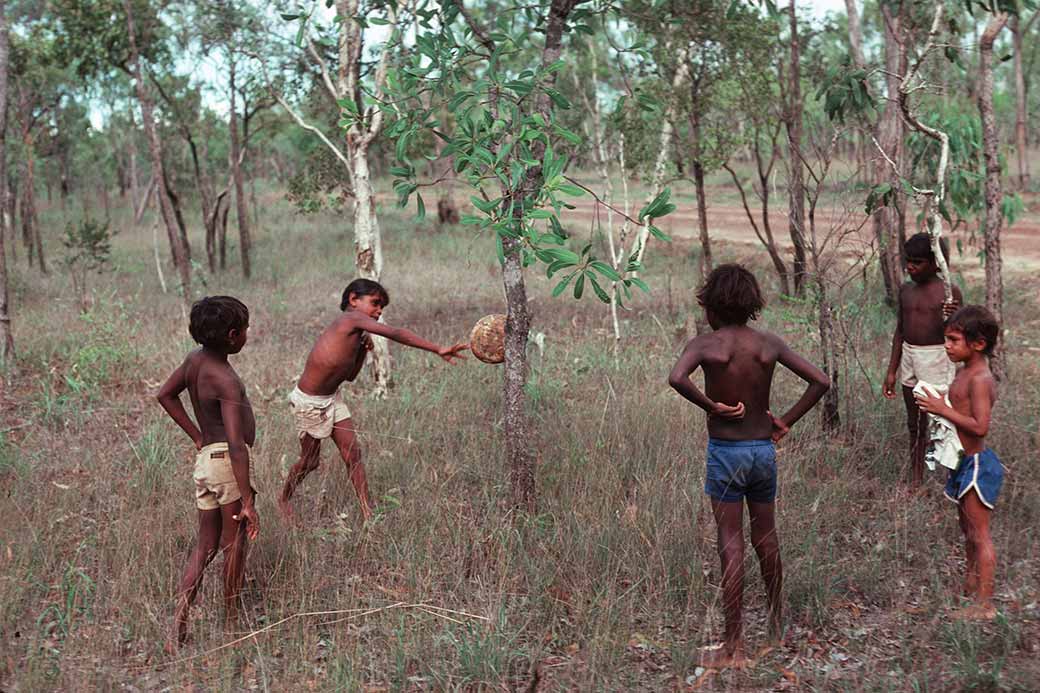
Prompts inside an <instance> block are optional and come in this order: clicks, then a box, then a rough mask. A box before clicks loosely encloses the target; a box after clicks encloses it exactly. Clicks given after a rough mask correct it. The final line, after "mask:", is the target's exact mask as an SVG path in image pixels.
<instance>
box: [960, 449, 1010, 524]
mask: <svg viewBox="0 0 1040 693" xmlns="http://www.w3.org/2000/svg"><path fill="white" fill-rule="evenodd" d="M1003 485H1004V465H1002V464H1001V463H1000V458H998V457H997V453H995V452H993V451H992V450H990V449H989V448H986V449H985V450H983V451H982V452H977V453H975V454H974V455H965V456H964V457H962V458H961V463H960V465H959V466H958V467H957V469H956V470H954V471H951V472H950V477H949V478H948V479H947V480H946V491H945V492H946V497H947V498H949V499H950V500H952V501H953V502H954V503H959V502H960V500H961V498H963V497H964V494H965V493H967V492H968V491H970V490H972V489H975V493H977V494H979V500H980V501H982V504H983V505H985V506H986V507H987V508H989V509H990V510H992V509H993V506H994V505H995V504H996V502H997V496H999V495H1000V487H1001V486H1003Z"/></svg>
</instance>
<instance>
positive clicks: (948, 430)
mask: <svg viewBox="0 0 1040 693" xmlns="http://www.w3.org/2000/svg"><path fill="white" fill-rule="evenodd" d="M948 390H949V387H948V386H946V385H932V384H931V383H927V382H925V381H923V380H919V381H917V384H916V385H914V394H915V395H923V396H926V397H942V398H943V401H944V402H946V405H947V406H952V405H950V397H949V395H948V394H947V392H948ZM963 454H964V446H963V445H962V444H961V437H960V436H959V435H957V427H956V426H954V425H953V423H952V422H951V421H950V420H949V419H947V418H945V417H942V416H936V415H935V414H929V415H928V449H927V450H925V453H924V463H925V464H926V465H928V469H930V470H931V471H935V468H936V465H937V464H939V465H942V466H943V467H946V468H947V469H957V467H958V466H959V465H960V463H961V457H962V456H963Z"/></svg>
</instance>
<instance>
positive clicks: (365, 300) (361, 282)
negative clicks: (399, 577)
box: [278, 279, 469, 520]
mask: <svg viewBox="0 0 1040 693" xmlns="http://www.w3.org/2000/svg"><path fill="white" fill-rule="evenodd" d="M389 303H390V296H389V295H388V294H387V292H386V289H384V288H383V287H382V286H381V285H380V284H379V283H377V282H374V281H371V280H369V279H355V280H354V281H352V282H350V284H348V285H347V288H346V289H345V290H344V291H343V300H342V301H341V302H340V306H339V308H340V310H342V311H343V314H342V315H340V316H339V317H338V318H336V319H335V320H333V321H332V324H331V325H329V326H328V327H327V328H325V331H324V332H322V333H321V335H320V336H319V337H318V341H317V342H315V343H314V347H313V348H312V349H311V353H310V355H309V356H307V364H306V365H305V366H304V368H303V375H301V376H300V380H299V382H298V383H297V385H296V388H295V389H293V391H292V393H291V394H290V395H289V403H290V404H291V405H292V409H293V418H294V420H295V422H296V431H297V433H298V434H299V437H300V460H299V462H297V463H296V464H295V465H293V467H292V469H290V470H289V477H288V478H287V479H286V480H285V487H284V488H283V489H282V495H281V497H280V498H279V499H278V506H279V508H280V509H281V511H282V513H283V514H284V515H285V516H286V517H287V518H290V519H291V518H292V506H291V505H290V504H289V501H290V499H291V498H292V495H293V492H294V491H295V490H296V487H297V486H298V485H299V483H300V482H301V481H303V479H304V477H306V476H307V475H308V474H309V473H311V472H313V471H314V470H315V469H317V468H318V464H319V462H318V457H319V454H320V453H321V441H322V440H324V439H325V438H329V437H331V438H332V440H333V442H334V443H335V444H336V447H337V448H339V453H340V455H341V456H342V458H343V462H344V463H346V465H347V474H348V475H349V476H350V480H351V482H352V483H353V484H354V491H355V492H356V493H357V497H358V500H359V501H360V502H361V514H362V516H363V518H364V520H368V519H369V518H370V517H371V516H372V501H371V499H370V498H369V497H368V480H367V479H366V478H365V466H364V465H363V464H362V463H361V450H360V448H359V447H358V443H357V435H356V433H355V429H354V424H353V421H352V420H351V418H350V410H349V409H347V405H346V404H344V403H343V400H342V398H341V397H340V394H339V387H340V385H342V384H343V381H345V380H350V381H353V380H354V378H356V377H357V374H358V373H359V372H360V371H361V366H362V365H364V363H365V354H367V353H368V351H369V350H370V349H371V348H372V339H371V338H370V337H369V336H368V335H369V333H371V334H378V335H382V336H383V337H386V338H387V339H392V340H394V341H395V342H399V343H401V344H404V345H406V346H410V347H415V348H416V349H425V350H426V351H432V352H433V353H435V354H437V355H438V356H440V357H441V358H442V359H444V360H445V361H447V362H448V363H452V359H453V358H460V359H461V358H464V357H463V356H461V355H459V352H460V351H464V350H466V349H468V348H469V345H468V344H455V345H454V346H450V347H442V346H438V345H436V344H434V343H433V342H428V341H426V340H425V339H423V338H422V337H420V336H418V335H417V334H415V333H414V332H411V331H409V330H406V329H403V328H399V327H390V326H389V325H385V324H383V323H381V322H379V316H380V315H382V313H383V308H385V307H386V306H387V305H388V304H389Z"/></svg>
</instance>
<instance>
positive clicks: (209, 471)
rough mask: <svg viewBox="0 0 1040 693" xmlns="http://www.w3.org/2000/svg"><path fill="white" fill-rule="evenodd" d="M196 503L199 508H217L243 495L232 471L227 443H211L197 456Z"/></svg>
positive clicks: (193, 475)
mask: <svg viewBox="0 0 1040 693" xmlns="http://www.w3.org/2000/svg"><path fill="white" fill-rule="evenodd" d="M192 477H193V478H194V479H195V505H196V507H198V509H199V510H216V509H217V508H219V507H220V506H222V505H228V504H230V503H234V502H235V501H237V500H239V499H240V498H241V497H242V493H241V492H240V491H239V490H238V482H236V481H235V474H234V472H232V471H231V453H229V452H228V444H227V443H211V444H210V445H207V446H206V447H204V448H202V449H201V450H199V454H198V455H196V456H195V473H194V474H192Z"/></svg>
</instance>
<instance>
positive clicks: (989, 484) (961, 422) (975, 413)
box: [917, 306, 1004, 620]
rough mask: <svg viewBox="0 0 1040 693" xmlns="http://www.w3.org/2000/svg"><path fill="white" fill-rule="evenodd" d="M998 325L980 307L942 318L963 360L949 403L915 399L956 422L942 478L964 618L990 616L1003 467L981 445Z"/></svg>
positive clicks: (950, 345) (952, 352) (952, 351)
mask: <svg viewBox="0 0 1040 693" xmlns="http://www.w3.org/2000/svg"><path fill="white" fill-rule="evenodd" d="M999 334H1000V326H999V325H998V324H997V320H996V318H994V317H993V314H992V313H991V312H989V311H988V310H987V309H986V308H984V307H982V306H964V307H963V308H961V309H960V310H958V311H957V312H956V313H954V314H953V315H951V316H950V318H949V319H948V320H947V321H946V328H945V345H944V346H945V347H946V355H947V356H949V358H950V360H951V361H953V362H954V363H961V364H964V367H963V368H961V369H960V370H958V371H957V375H956V376H955V377H954V379H953V384H951V385H950V393H949V398H950V404H949V405H947V404H946V402H945V400H944V399H943V398H942V397H927V396H919V397H918V398H917V404H918V406H920V407H921V409H923V410H924V411H926V412H928V413H929V414H934V415H936V416H941V417H943V418H945V419H947V420H949V421H950V423H952V424H953V425H954V426H956V427H957V435H958V436H959V437H960V439H961V444H962V445H963V446H964V455H963V457H962V458H961V463H960V465H959V466H958V467H957V469H955V470H952V471H951V472H950V477H949V479H948V480H947V482H946V497H947V498H949V499H950V500H952V501H953V502H955V503H957V514H958V515H959V517H960V525H961V531H963V532H964V538H965V542H964V547H965V551H966V552H967V554H968V566H967V576H966V578H965V580H964V596H966V597H969V598H973V599H974V600H975V603H974V604H972V605H971V606H968V607H967V608H965V609H962V610H960V611H959V612H958V616H960V617H961V618H967V619H973V620H975V619H978V620H990V619H992V618H994V617H995V616H996V615H997V610H996V608H995V607H994V606H993V573H994V571H995V568H996V563H997V559H996V554H995V552H994V550H993V539H992V537H991V536H990V533H989V522H990V517H991V516H992V513H993V506H994V505H995V504H996V502H997V496H998V495H999V494H1000V487H1001V486H1002V485H1003V483H1004V467H1003V465H1002V464H1001V463H1000V460H999V459H998V458H997V456H996V454H995V453H994V452H993V451H992V450H990V449H989V448H988V447H986V434H987V433H988V432H989V424H990V419H991V416H992V413H993V404H994V403H995V402H996V401H997V388H996V385H995V383H994V381H993V374H992V373H991V372H990V370H989V358H988V357H990V356H992V355H993V349H994V348H995V347H996V345H997V339H998V336H999Z"/></svg>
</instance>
